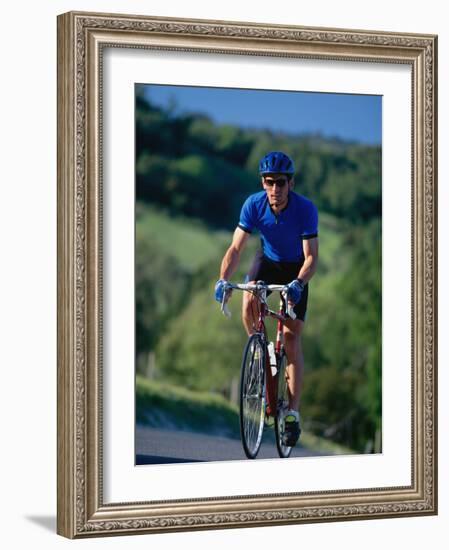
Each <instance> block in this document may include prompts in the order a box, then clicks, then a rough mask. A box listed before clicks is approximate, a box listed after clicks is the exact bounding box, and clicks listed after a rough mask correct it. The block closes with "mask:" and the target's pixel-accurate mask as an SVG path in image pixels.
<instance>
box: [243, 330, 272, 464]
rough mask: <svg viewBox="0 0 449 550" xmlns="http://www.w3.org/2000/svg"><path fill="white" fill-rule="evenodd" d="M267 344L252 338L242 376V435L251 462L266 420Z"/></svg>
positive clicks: (248, 344)
mask: <svg viewBox="0 0 449 550" xmlns="http://www.w3.org/2000/svg"><path fill="white" fill-rule="evenodd" d="M265 357H266V348H265V341H264V339H263V337H262V335H260V334H253V335H252V336H250V338H249V340H248V343H247V344H246V347H245V351H244V353H243V361H242V370H241V374H240V434H241V437H242V443H243V449H244V451H245V454H246V456H247V457H248V458H256V456H257V453H258V452H259V449H260V445H261V443H262V433H263V426H264V416H265Z"/></svg>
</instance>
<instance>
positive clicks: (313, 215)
mask: <svg viewBox="0 0 449 550" xmlns="http://www.w3.org/2000/svg"><path fill="white" fill-rule="evenodd" d="M315 237H318V209H317V208H316V206H315V205H314V204H313V203H310V206H309V208H308V209H307V213H306V216H305V223H304V228H303V233H302V238H303V239H314V238H315Z"/></svg>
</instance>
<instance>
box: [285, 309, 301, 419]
mask: <svg viewBox="0 0 449 550" xmlns="http://www.w3.org/2000/svg"><path fill="white" fill-rule="evenodd" d="M303 327H304V321H301V320H299V319H295V320H292V319H288V320H287V321H286V322H285V325H284V345H285V351H286V354H287V362H288V365H287V373H288V389H289V406H290V409H293V410H295V411H298V410H299V406H300V404H301V394H302V387H303V380H304V356H303V353H302V344H301V334H302V330H303Z"/></svg>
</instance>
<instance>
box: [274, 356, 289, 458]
mask: <svg viewBox="0 0 449 550" xmlns="http://www.w3.org/2000/svg"><path fill="white" fill-rule="evenodd" d="M277 379H278V401H277V407H276V420H275V423H274V431H275V435H276V447H277V449H278V453H279V456H280V457H281V458H288V457H289V456H290V454H291V452H292V447H288V446H287V445H285V443H284V433H285V420H284V419H285V416H286V414H287V411H288V384H287V357H286V355H285V352H284V353H282V355H281V358H280V360H279V370H278V373H277Z"/></svg>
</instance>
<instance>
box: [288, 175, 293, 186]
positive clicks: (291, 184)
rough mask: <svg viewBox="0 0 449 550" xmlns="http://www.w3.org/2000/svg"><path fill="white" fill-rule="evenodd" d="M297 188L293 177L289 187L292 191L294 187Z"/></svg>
mask: <svg viewBox="0 0 449 550" xmlns="http://www.w3.org/2000/svg"><path fill="white" fill-rule="evenodd" d="M294 186H295V178H294V177H293V176H292V177H291V178H290V180H289V182H288V187H289V188H290V189H293V187H294Z"/></svg>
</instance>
